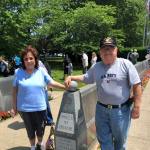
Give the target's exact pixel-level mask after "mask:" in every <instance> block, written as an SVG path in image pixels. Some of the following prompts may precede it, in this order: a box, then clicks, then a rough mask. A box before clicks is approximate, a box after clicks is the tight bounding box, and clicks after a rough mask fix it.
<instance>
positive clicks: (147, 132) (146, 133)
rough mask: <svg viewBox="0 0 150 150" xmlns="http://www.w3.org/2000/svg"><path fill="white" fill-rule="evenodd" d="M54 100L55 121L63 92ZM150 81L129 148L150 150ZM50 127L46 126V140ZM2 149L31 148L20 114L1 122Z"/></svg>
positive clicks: (134, 125)
mask: <svg viewBox="0 0 150 150" xmlns="http://www.w3.org/2000/svg"><path fill="white" fill-rule="evenodd" d="M52 94H53V96H54V100H52V101H50V105H51V109H52V114H53V117H54V121H56V119H57V116H58V112H59V108H60V104H61V100H62V95H63V92H61V91H58V92H55V91H54V92H53V93H52ZM149 116H150V81H149V82H148V84H147V86H146V88H145V90H144V92H143V96H142V109H141V116H140V119H137V120H132V124H131V128H130V132H129V137H128V143H127V150H150V117H149ZM49 129H50V127H46V131H45V136H44V141H45V142H46V140H47V138H48V134H49ZM0 150H29V141H28V138H27V135H26V131H25V128H24V124H23V122H22V120H21V118H20V116H19V115H17V116H16V117H15V118H10V119H7V120H6V121H3V122H1V123H0Z"/></svg>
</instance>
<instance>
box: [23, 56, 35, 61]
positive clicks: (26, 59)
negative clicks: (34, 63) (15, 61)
mask: <svg viewBox="0 0 150 150" xmlns="http://www.w3.org/2000/svg"><path fill="white" fill-rule="evenodd" d="M33 59H34V58H33V57H29V58H24V59H23V60H24V61H28V60H33Z"/></svg>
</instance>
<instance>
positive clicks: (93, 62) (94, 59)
mask: <svg viewBox="0 0 150 150" xmlns="http://www.w3.org/2000/svg"><path fill="white" fill-rule="evenodd" d="M96 62H97V55H96V53H95V52H92V58H91V66H93V65H95V64H96Z"/></svg>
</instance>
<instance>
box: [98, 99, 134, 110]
mask: <svg viewBox="0 0 150 150" xmlns="http://www.w3.org/2000/svg"><path fill="white" fill-rule="evenodd" d="M132 102H133V101H132V100H127V101H126V102H124V103H122V104H119V105H111V104H103V103H101V102H99V101H98V102H97V104H98V105H101V106H103V107H106V108H109V109H113V108H121V107H123V106H125V105H131V104H132Z"/></svg>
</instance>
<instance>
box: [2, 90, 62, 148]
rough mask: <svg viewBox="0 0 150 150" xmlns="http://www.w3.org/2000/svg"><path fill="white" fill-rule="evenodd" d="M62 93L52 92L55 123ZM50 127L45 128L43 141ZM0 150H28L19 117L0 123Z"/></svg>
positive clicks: (27, 142)
mask: <svg viewBox="0 0 150 150" xmlns="http://www.w3.org/2000/svg"><path fill="white" fill-rule="evenodd" d="M62 95H63V92H62V91H57V92H56V91H54V92H52V96H53V97H54V99H53V100H51V101H50V105H51V109H52V114H53V117H54V121H56V119H57V116H58V112H59V108H60V104H61V100H62ZM49 130H50V127H46V131H45V136H44V141H46V140H47V138H48V134H49ZM0 150H29V141H28V138H27V135H26V131H25V127H24V124H23V122H22V119H21V118H20V116H19V115H17V116H15V117H14V118H10V119H7V120H6V121H3V122H1V123H0Z"/></svg>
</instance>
